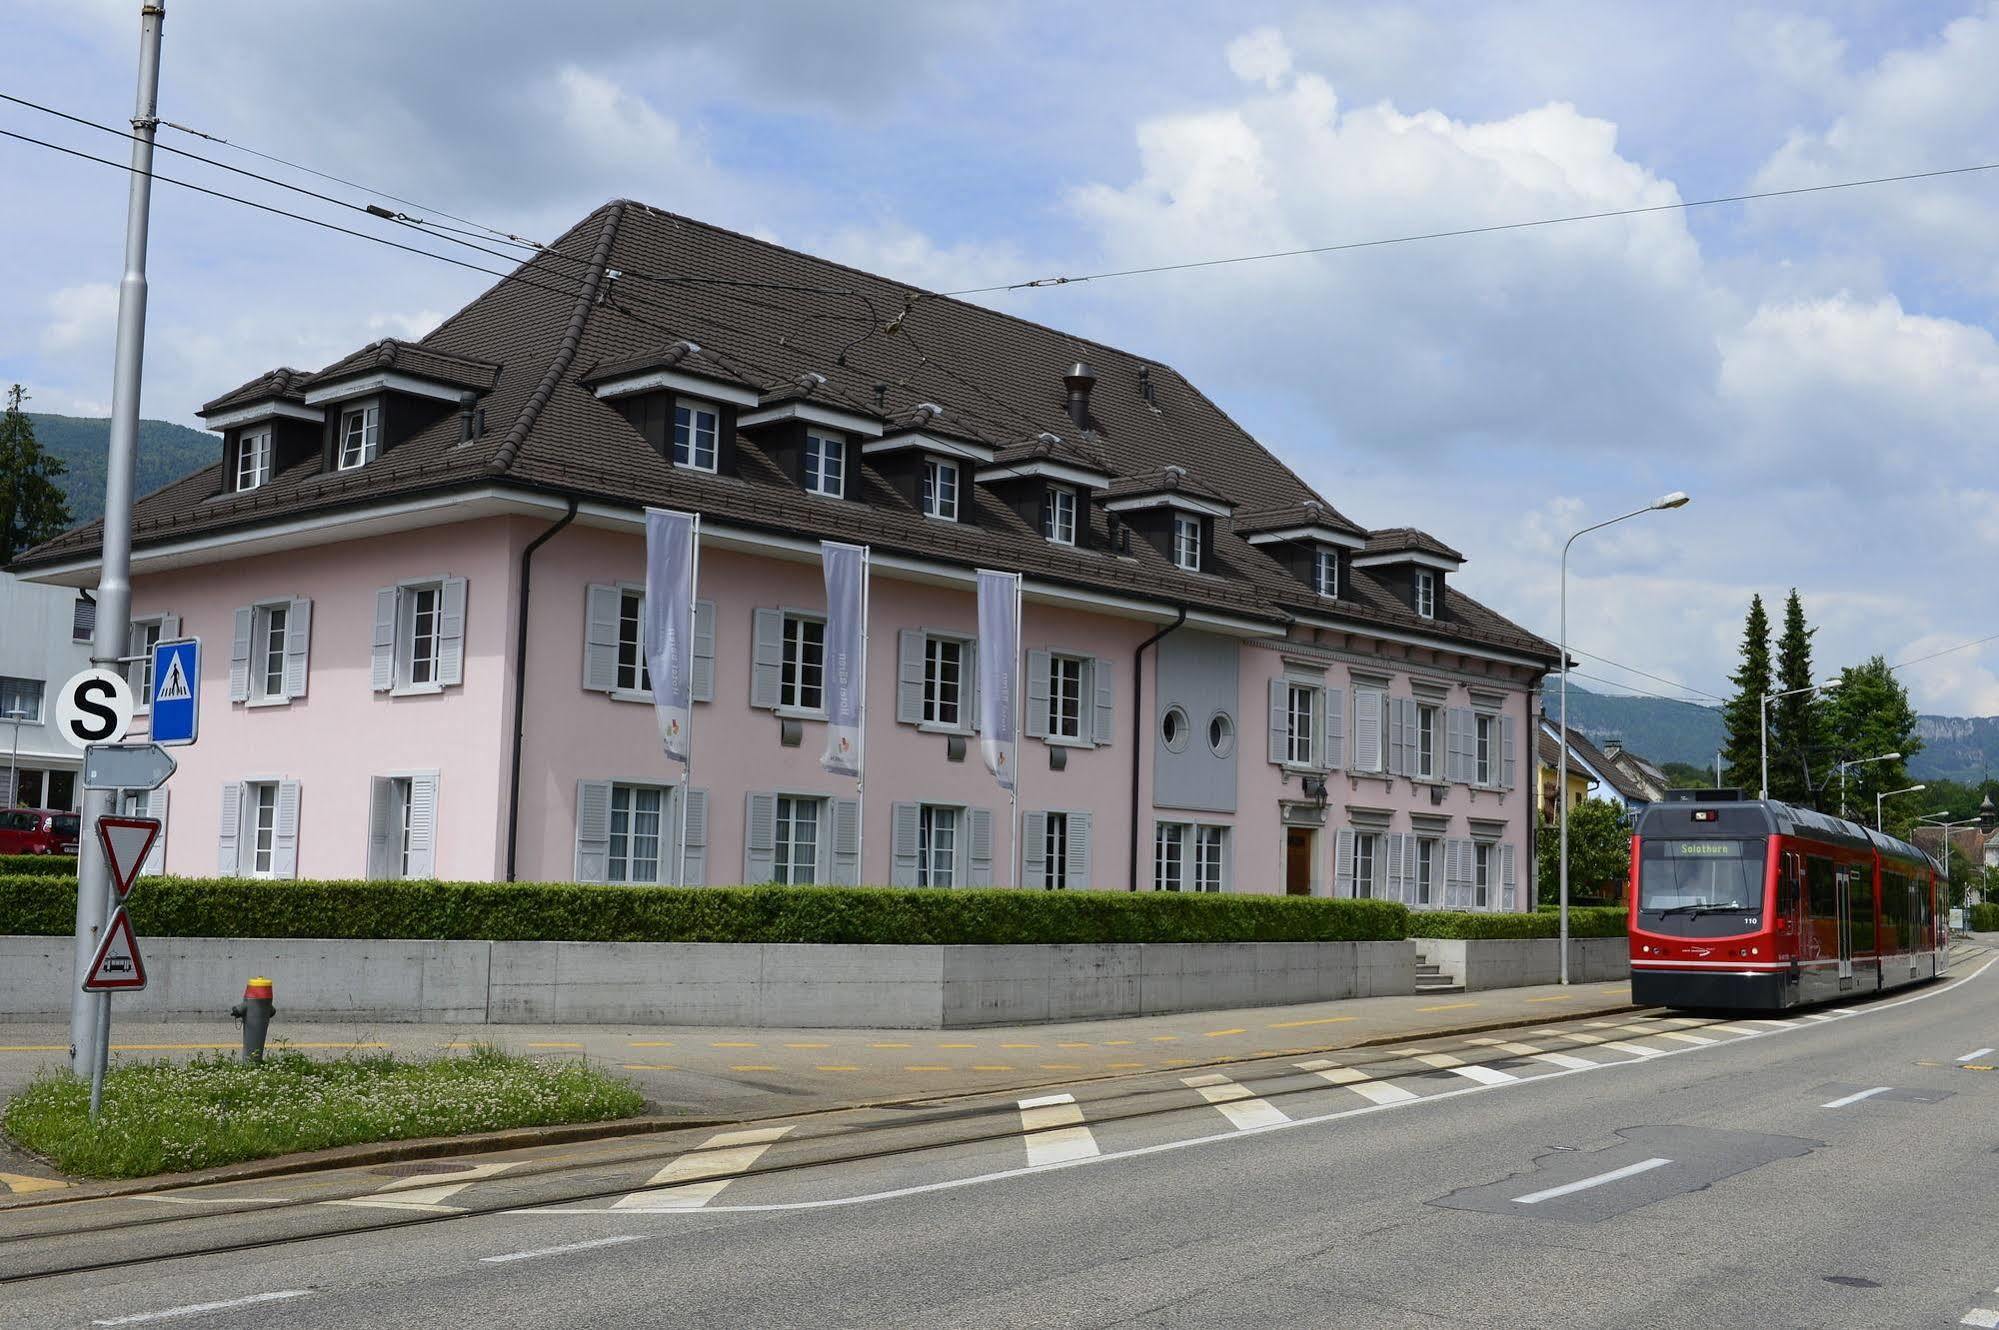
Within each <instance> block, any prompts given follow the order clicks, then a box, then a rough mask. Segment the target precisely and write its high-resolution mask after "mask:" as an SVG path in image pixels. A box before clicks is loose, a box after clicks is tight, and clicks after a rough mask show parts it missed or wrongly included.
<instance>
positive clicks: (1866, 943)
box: [1847, 868, 1874, 951]
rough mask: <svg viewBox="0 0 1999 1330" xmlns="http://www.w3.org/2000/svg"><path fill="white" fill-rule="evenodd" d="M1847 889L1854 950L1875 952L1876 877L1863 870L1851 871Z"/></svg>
mask: <svg viewBox="0 0 1999 1330" xmlns="http://www.w3.org/2000/svg"><path fill="white" fill-rule="evenodd" d="M1851 871H1852V873H1853V877H1852V882H1851V885H1850V886H1849V887H1848V888H1847V892H1848V896H1847V902H1848V903H1847V909H1848V910H1850V911H1851V912H1852V914H1853V949H1854V950H1855V951H1872V950H1874V881H1873V879H1874V875H1873V874H1872V873H1870V872H1868V871H1867V870H1866V869H1863V868H1855V869H1853V870H1851Z"/></svg>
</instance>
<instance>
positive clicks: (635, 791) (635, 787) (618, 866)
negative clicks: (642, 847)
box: [604, 781, 673, 886]
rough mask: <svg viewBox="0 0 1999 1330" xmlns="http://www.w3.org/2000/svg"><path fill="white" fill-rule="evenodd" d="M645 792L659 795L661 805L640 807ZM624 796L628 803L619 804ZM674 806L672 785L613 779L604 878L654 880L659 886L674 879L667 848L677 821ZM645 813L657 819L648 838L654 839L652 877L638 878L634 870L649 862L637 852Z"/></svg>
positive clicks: (646, 881)
mask: <svg viewBox="0 0 1999 1330" xmlns="http://www.w3.org/2000/svg"><path fill="white" fill-rule="evenodd" d="M645 795H655V796H657V797H658V799H659V807H658V808H655V809H641V808H640V807H639V800H640V798H641V797H642V796H645ZM621 798H622V800H623V804H624V806H623V808H620V807H619V802H620V799H621ZM672 808H673V787H672V786H671V785H647V784H644V783H642V782H637V781H613V782H611V799H610V807H609V811H608V812H607V813H606V814H605V826H606V827H607V829H608V830H607V834H606V837H605V850H604V880H605V881H606V882H618V883H633V882H636V883H641V884H645V883H650V884H652V885H655V886H657V885H658V884H660V883H662V882H666V881H668V880H670V879H669V878H668V876H667V873H666V870H667V866H668V865H667V847H668V842H669V840H670V839H671V835H670V824H671V822H672V820H673V819H672ZM620 816H622V817H623V818H624V830H623V831H622V832H621V831H619V829H618V819H619V817H620ZM641 816H645V817H651V818H653V819H654V822H653V829H652V831H651V832H650V833H648V837H649V839H650V840H651V841H652V856H651V863H652V876H651V877H637V876H634V873H633V870H634V867H635V866H636V865H638V864H642V863H645V862H646V859H645V858H644V857H642V856H640V855H638V854H635V853H634V852H633V851H634V850H635V848H636V847H637V845H638V843H639V841H640V839H641V837H640V833H639V831H638V828H637V819H638V818H639V817H641Z"/></svg>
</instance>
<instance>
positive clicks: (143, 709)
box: [129, 614, 166, 716]
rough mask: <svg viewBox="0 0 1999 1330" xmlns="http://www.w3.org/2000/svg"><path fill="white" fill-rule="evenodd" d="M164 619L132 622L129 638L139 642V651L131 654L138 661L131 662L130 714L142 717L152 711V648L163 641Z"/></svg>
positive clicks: (146, 619) (157, 617) (162, 617)
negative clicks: (134, 638)
mask: <svg viewBox="0 0 1999 1330" xmlns="http://www.w3.org/2000/svg"><path fill="white" fill-rule="evenodd" d="M165 631H166V619H165V617H164V616H162V615H157V614H155V615H148V616H147V617H146V618H143V619H134V620H132V629H131V633H130V634H129V637H136V638H137V639H138V640H139V649H138V650H137V651H135V652H133V653H132V654H133V655H135V656H137V657H138V659H137V660H135V661H133V662H131V666H132V668H131V671H130V678H131V682H132V714H133V715H135V716H144V715H147V714H149V713H150V712H151V711H152V709H153V648H154V647H156V646H158V645H159V644H160V642H161V641H163V640H164V638H163V637H162V634H163V633H164V632H165Z"/></svg>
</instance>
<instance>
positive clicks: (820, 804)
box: [771, 793, 827, 887]
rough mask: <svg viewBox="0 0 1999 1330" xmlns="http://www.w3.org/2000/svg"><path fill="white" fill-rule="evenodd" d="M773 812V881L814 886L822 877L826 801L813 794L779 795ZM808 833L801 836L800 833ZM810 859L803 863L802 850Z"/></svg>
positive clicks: (799, 885)
mask: <svg viewBox="0 0 1999 1330" xmlns="http://www.w3.org/2000/svg"><path fill="white" fill-rule="evenodd" d="M773 808H774V812H773V813H772V815H771V880H772V881H773V882H781V883H784V884H785V885H787V886H794V887H804V886H811V885H813V884H814V883H817V882H819V881H821V880H822V877H823V869H824V867H825V865H824V864H823V862H822V861H823V860H824V858H825V849H824V846H825V840H826V837H825V832H826V828H827V823H826V800H825V799H823V798H821V797H820V796H818V795H811V794H782V793H780V794H778V795H777V797H776V800H775V802H774V803H773ZM801 831H806V832H808V833H809V834H808V835H806V836H804V837H801V836H800V835H799V833H800V832H801ZM801 851H804V852H805V853H806V854H807V855H808V856H809V859H808V861H807V862H806V863H804V864H802V865H801V864H800V862H799V856H800V852H801Z"/></svg>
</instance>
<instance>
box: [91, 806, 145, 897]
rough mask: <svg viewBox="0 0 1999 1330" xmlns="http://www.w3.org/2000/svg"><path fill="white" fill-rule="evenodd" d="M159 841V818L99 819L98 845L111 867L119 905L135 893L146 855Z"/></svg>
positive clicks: (113, 885)
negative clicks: (127, 894)
mask: <svg viewBox="0 0 1999 1330" xmlns="http://www.w3.org/2000/svg"><path fill="white" fill-rule="evenodd" d="M159 838H160V820H159V819H158V818H156V817H100V818H98V819H97V843H98V844H99V845H102V846H103V847H104V862H105V863H107V864H109V865H111V886H112V887H113V889H115V890H116V891H117V893H118V899H119V900H120V901H123V900H124V899H125V894H126V893H127V892H129V891H131V890H132V883H133V881H134V879H136V878H137V877H138V876H139V869H140V867H141V866H142V865H144V863H145V862H146V855H147V853H148V852H149V851H151V850H152V848H153V842H154V841H156V840H158V839H159Z"/></svg>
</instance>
